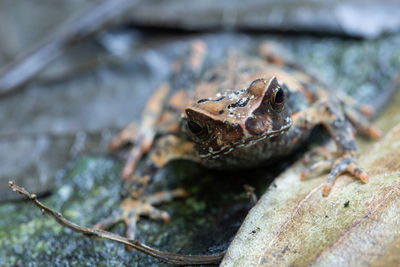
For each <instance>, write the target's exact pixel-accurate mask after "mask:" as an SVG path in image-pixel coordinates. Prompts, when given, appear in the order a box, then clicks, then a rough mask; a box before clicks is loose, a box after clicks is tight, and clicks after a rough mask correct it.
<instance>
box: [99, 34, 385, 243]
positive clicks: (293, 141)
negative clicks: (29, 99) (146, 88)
mask: <svg viewBox="0 0 400 267" xmlns="http://www.w3.org/2000/svg"><path fill="white" fill-rule="evenodd" d="M277 47H278V49H277ZM207 49H208V48H207V45H206V44H205V43H204V42H203V41H201V40H196V41H193V42H191V43H190V45H189V47H188V49H187V51H186V54H185V56H184V57H183V59H181V60H177V61H176V62H175V63H174V65H173V72H172V75H171V78H170V79H169V81H167V82H165V83H163V84H162V85H161V86H160V87H159V88H158V89H157V90H156V91H155V92H154V94H153V95H152V96H151V97H150V99H149V100H148V102H147V104H146V107H145V109H144V111H143V115H142V120H141V123H140V125H137V124H136V123H131V124H129V125H128V126H127V127H126V128H125V129H123V130H122V131H121V132H120V133H119V134H117V135H116V136H115V137H114V138H113V139H112V140H111V142H110V150H111V151H116V150H118V149H120V148H121V147H124V146H126V145H132V147H131V150H130V151H129V154H128V157H127V159H126V162H125V165H124V167H123V170H122V174H121V176H122V180H123V184H124V190H125V192H126V194H125V198H124V199H123V200H122V202H121V206H120V209H119V210H118V211H116V212H114V213H113V214H112V215H111V216H110V217H108V218H105V219H103V220H101V221H99V222H98V223H97V224H96V225H95V227H96V228H101V229H108V228H110V227H111V226H113V225H114V224H116V223H119V222H124V223H125V225H126V236H127V238H129V239H131V240H134V239H135V230H136V225H137V222H138V221H139V219H140V217H141V216H147V217H149V218H150V219H157V220H164V221H165V222H168V221H169V220H170V216H169V214H168V213H167V212H166V211H163V210H160V209H158V208H156V207H155V206H156V205H157V204H160V203H163V202H167V201H171V200H172V199H174V198H178V197H185V196H186V195H187V192H186V191H185V190H184V189H182V188H178V189H174V190H170V191H162V192H157V193H152V194H150V193H148V192H147V191H148V187H149V184H150V183H151V180H152V177H154V175H155V173H157V172H158V171H159V170H160V169H162V168H163V167H164V166H166V165H167V164H168V163H170V162H172V161H175V160H182V159H183V160H189V161H193V162H196V163H198V164H201V165H203V166H204V167H206V168H209V169H218V170H236V169H246V168H254V167H255V166H260V165H267V164H271V163H273V162H275V161H276V160H279V159H282V158H284V157H285V156H288V155H290V154H292V153H293V152H294V151H296V150H298V149H299V147H301V146H303V145H304V142H306V141H307V140H308V139H309V136H310V133H311V132H312V130H313V129H314V128H316V127H317V126H322V128H323V129H324V130H326V132H327V133H328V135H329V137H330V139H331V140H332V141H333V143H334V144H335V145H336V151H332V152H329V153H328V152H327V149H326V148H325V147H324V146H322V147H317V149H314V150H312V151H310V152H307V153H306V155H305V156H304V158H309V157H310V155H312V157H317V158H318V154H319V155H320V156H322V157H320V158H319V160H317V161H316V162H315V163H313V164H312V165H311V166H309V167H308V168H306V169H305V170H304V171H303V172H302V173H301V174H299V178H300V179H302V180H305V179H306V178H307V177H309V176H312V174H315V173H323V172H329V176H328V179H327V181H326V183H325V185H324V186H323V189H322V195H323V196H324V197H327V196H328V195H329V194H330V192H331V190H332V188H333V185H334V183H335V181H336V179H337V178H338V177H339V176H340V175H342V174H343V173H348V174H350V175H352V176H354V177H355V178H357V179H360V180H361V181H362V182H363V183H368V181H369V177H368V175H367V173H366V172H365V171H364V170H363V169H362V168H361V167H360V166H359V165H358V163H357V160H356V156H357V144H356V141H355V137H354V136H355V134H356V133H360V134H363V135H366V136H368V137H371V138H374V139H378V138H380V136H381V132H380V131H379V129H377V128H375V127H374V126H372V125H371V124H370V123H369V122H368V117H369V116H371V115H372V114H373V112H374V111H373V108H372V107H371V106H369V105H366V104H358V103H357V102H356V101H355V100H354V99H353V98H351V97H350V96H348V95H346V94H344V93H343V92H342V91H340V90H334V89H331V88H330V87H328V86H327V85H325V84H324V83H323V82H321V81H320V80H319V79H318V78H316V77H314V76H313V75H310V74H309V73H308V72H307V71H305V70H304V69H303V68H302V67H301V66H299V64H298V63H297V62H296V61H293V60H291V59H290V58H289V57H287V56H281V55H280V54H279V53H281V48H280V47H279V46H277V45H276V44H275V43H272V42H268V41H267V42H263V43H262V44H260V46H259V49H258V51H259V52H258V55H253V56H249V55H246V54H244V53H241V52H240V51H237V50H229V51H228V52H227V56H226V58H225V60H224V61H223V62H221V63H220V64H218V65H215V66H213V67H210V68H205V67H204V66H205V65H206V64H205V61H206V58H207V57H206V55H207ZM277 51H278V52H277ZM284 55H285V54H284ZM139 162H144V164H143V165H141V168H138V164H139Z"/></svg>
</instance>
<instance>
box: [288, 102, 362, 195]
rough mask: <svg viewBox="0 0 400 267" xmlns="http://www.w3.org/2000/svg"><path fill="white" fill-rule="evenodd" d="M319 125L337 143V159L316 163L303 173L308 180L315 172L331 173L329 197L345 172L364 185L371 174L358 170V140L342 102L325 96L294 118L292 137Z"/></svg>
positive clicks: (326, 185) (325, 190)
mask: <svg viewBox="0 0 400 267" xmlns="http://www.w3.org/2000/svg"><path fill="white" fill-rule="evenodd" d="M317 124H322V125H323V126H324V128H326V129H327V131H328V133H329V135H330V136H331V137H332V139H333V141H334V142H335V144H336V148H337V151H336V156H335V157H334V158H333V159H329V160H325V161H321V162H317V163H315V164H314V165H313V166H311V167H310V168H309V169H308V170H306V171H305V172H304V173H303V174H302V178H303V179H305V178H306V177H307V175H308V174H309V173H310V172H312V171H317V172H322V171H325V170H329V169H330V170H331V171H330V174H329V178H328V181H327V183H326V184H325V186H324V188H323V195H324V196H328V195H329V193H330V191H331V189H332V187H333V185H334V183H335V180H336V178H337V177H338V176H339V175H341V174H343V173H346V172H347V173H350V174H351V175H353V176H355V177H357V178H359V179H360V180H361V181H363V182H364V183H367V182H368V180H369V179H368V175H367V174H366V172H365V171H363V170H362V169H361V168H359V167H358V165H357V163H356V160H355V154H356V151H357V145H356V142H355V140H354V135H353V131H352V126H351V124H350V121H349V120H347V118H346V115H345V113H344V111H343V110H342V107H341V104H340V101H339V100H338V99H337V98H336V97H334V96H325V97H323V98H322V99H321V100H319V101H317V102H315V103H314V104H313V106H311V107H310V108H309V109H306V110H304V111H302V112H299V113H298V114H295V115H294V116H293V126H292V129H291V130H290V131H289V134H294V135H295V134H296V133H298V132H302V131H307V130H310V129H311V128H313V127H314V126H315V125H317Z"/></svg>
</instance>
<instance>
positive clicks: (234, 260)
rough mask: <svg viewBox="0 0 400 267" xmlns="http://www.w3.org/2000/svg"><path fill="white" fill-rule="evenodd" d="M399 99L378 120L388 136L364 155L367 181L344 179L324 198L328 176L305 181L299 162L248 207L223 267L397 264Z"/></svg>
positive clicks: (399, 259)
mask: <svg viewBox="0 0 400 267" xmlns="http://www.w3.org/2000/svg"><path fill="white" fill-rule="evenodd" d="M398 86H399V84H398V85H397V88H398ZM399 103H400V94H398V95H397V100H396V101H395V102H394V103H392V106H391V108H389V109H388V110H387V111H386V112H385V113H384V114H383V116H382V118H380V119H379V121H378V122H377V123H376V124H377V125H379V126H380V127H381V128H382V129H383V130H384V132H385V133H386V135H385V136H384V137H383V138H382V140H380V141H379V142H378V143H373V142H369V144H368V145H366V146H364V147H363V149H362V151H361V153H360V157H359V162H360V165H361V166H362V167H363V168H364V169H365V170H366V171H367V172H368V173H369V176H370V182H369V183H368V184H366V185H363V184H362V183H361V182H360V181H357V180H355V179H353V178H351V177H349V176H343V177H340V178H339V179H338V180H337V182H336V185H335V186H334V188H333V190H332V192H331V194H330V195H329V197H327V198H324V197H322V195H321V190H322V185H323V184H324V183H325V181H326V179H327V175H322V176H320V177H318V178H315V179H310V180H308V181H305V182H301V181H300V179H299V174H300V173H301V172H302V170H304V168H305V167H304V165H303V164H302V163H300V162H298V163H297V164H295V165H294V166H293V167H291V168H290V169H288V170H287V171H285V172H284V173H283V174H282V175H281V176H279V177H278V178H277V179H276V180H275V183H276V185H277V186H276V187H274V188H272V187H271V188H269V189H268V190H267V191H266V193H265V194H264V195H263V196H262V197H261V199H260V201H259V202H258V203H257V205H256V206H255V207H254V208H253V209H252V210H251V211H250V213H249V214H248V216H247V218H246V220H245V221H244V223H243V225H242V226H241V228H240V230H239V232H238V234H237V236H236V237H235V239H234V240H233V242H232V244H231V246H230V248H229V249H228V252H227V254H226V256H225V258H224V261H223V262H222V266H238V265H240V266H251V265H261V266H271V265H275V266H287V265H293V264H296V265H317V266H332V265H337V266H344V265H349V266H358V265H372V266H396V265H398V264H399V263H400V255H399V254H398V252H397V251H398V248H399V246H400V235H399V232H400V230H399V229H400V224H399V221H400V220H399V219H400V218H399V214H400V200H399V199H400V198H399V196H400V173H399V169H400V164H399V162H400V147H399V145H400V117H399V114H400V109H399V107H400V106H399Z"/></svg>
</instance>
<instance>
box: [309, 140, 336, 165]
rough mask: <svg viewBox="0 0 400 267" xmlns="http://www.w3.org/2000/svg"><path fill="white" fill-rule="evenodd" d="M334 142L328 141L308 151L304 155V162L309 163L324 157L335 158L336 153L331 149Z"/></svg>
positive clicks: (324, 159) (325, 159)
mask: <svg viewBox="0 0 400 267" xmlns="http://www.w3.org/2000/svg"><path fill="white" fill-rule="evenodd" d="M332 144H333V143H332V142H328V143H327V144H324V145H322V146H317V147H315V148H314V149H312V150H310V151H307V152H306V153H304V156H303V163H304V164H309V163H310V162H311V161H312V159H315V158H317V159H322V160H323V161H327V160H330V159H332V158H333V156H334V153H332V151H331V146H332Z"/></svg>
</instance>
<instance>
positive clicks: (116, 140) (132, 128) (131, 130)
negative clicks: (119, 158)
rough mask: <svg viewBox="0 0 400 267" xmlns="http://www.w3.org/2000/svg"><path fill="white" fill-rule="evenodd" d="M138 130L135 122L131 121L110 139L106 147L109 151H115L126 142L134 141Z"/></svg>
mask: <svg viewBox="0 0 400 267" xmlns="http://www.w3.org/2000/svg"><path fill="white" fill-rule="evenodd" d="M139 132H140V131H139V127H138V126H137V125H136V123H134V122H131V123H130V124H129V125H128V126H127V127H126V128H125V129H123V130H122V131H121V132H119V133H118V134H117V135H116V136H114V137H113V138H112V139H111V141H110V143H109V145H108V148H109V149H110V151H116V150H118V149H120V148H122V147H123V146H125V145H127V144H130V143H131V144H132V143H135V142H136V140H137V138H138V136H139Z"/></svg>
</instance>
